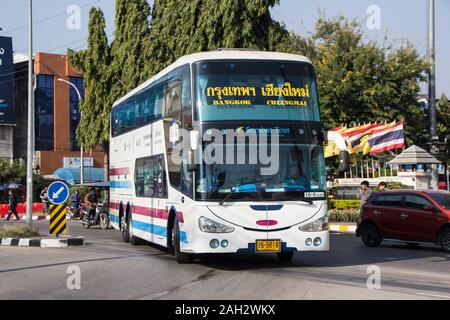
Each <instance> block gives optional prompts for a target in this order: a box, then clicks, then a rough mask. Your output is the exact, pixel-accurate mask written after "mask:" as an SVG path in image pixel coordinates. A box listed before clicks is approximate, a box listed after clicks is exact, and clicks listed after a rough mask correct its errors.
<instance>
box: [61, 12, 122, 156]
mask: <svg viewBox="0 0 450 320" xmlns="http://www.w3.org/2000/svg"><path fill="white" fill-rule="evenodd" d="M68 56H69V60H70V63H71V64H72V65H73V66H74V68H75V69H77V70H78V71H79V72H82V73H83V78H84V86H85V88H86V96H85V99H84V100H83V101H81V102H80V109H81V112H82V114H83V115H82V117H81V120H80V124H79V126H78V128H77V141H78V143H79V144H80V145H83V146H84V147H85V148H95V147H96V146H97V145H98V144H100V143H102V142H103V141H108V140H109V113H110V111H111V105H112V103H113V97H112V96H111V92H112V91H111V90H113V89H114V85H113V84H114V82H113V81H112V79H111V75H110V69H109V68H110V48H109V45H108V39H107V36H106V33H105V17H104V15H103V12H102V11H101V10H100V9H96V8H92V9H91V10H90V12H89V38H88V47H87V49H85V50H82V51H78V52H75V51H72V50H70V49H69V51H68Z"/></svg>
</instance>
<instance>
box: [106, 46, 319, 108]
mask: <svg viewBox="0 0 450 320" xmlns="http://www.w3.org/2000/svg"><path fill="white" fill-rule="evenodd" d="M227 59H244V60H245V59H248V60H285V61H298V62H307V63H311V61H310V60H309V59H308V58H306V57H305V56H301V55H297V54H290V53H281V52H269V51H256V50H247V49H218V50H215V51H207V52H198V53H193V54H189V55H185V56H182V57H181V58H179V59H178V60H177V61H175V62H174V63H172V64H171V65H169V66H168V67H166V68H165V69H163V70H162V71H160V72H159V73H157V74H156V75H154V76H153V77H151V78H150V79H148V80H147V81H145V82H144V83H142V84H141V85H139V86H138V87H136V88H135V89H133V90H131V91H130V92H129V93H127V94H126V95H125V96H123V97H122V98H120V99H119V100H117V101H116V102H114V104H113V108H114V107H115V106H116V105H118V104H120V103H121V102H123V101H125V100H127V99H128V98H130V97H132V96H133V95H135V94H136V93H138V92H140V91H141V90H144V89H145V88H146V87H148V86H150V85H151V84H152V83H153V82H155V81H156V80H158V79H159V78H161V77H163V76H164V75H166V74H167V73H169V72H170V71H172V70H173V69H175V68H177V67H179V66H182V65H185V64H192V63H195V62H198V61H204V60H227Z"/></svg>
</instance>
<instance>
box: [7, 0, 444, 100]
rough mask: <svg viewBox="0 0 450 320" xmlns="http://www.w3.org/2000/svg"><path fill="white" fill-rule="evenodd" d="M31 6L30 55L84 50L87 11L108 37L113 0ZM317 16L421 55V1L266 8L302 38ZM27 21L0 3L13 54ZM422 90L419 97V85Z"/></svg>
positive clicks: (331, 0)
mask: <svg viewBox="0 0 450 320" xmlns="http://www.w3.org/2000/svg"><path fill="white" fill-rule="evenodd" d="M186 1H189V0H186ZM152 2H153V1H151V0H150V1H149V3H150V4H151V3H152ZM435 2H436V18H435V19H436V94H437V97H440V96H441V94H442V93H445V94H446V95H447V96H448V97H450V37H449V31H450V18H449V17H450V0H435ZM33 4H34V8H33V19H34V37H33V39H34V52H50V53H65V52H66V51H67V48H68V47H69V48H72V49H82V48H84V47H86V40H87V24H88V12H89V8H90V7H92V6H96V7H100V8H101V9H102V10H103V12H104V14H105V17H106V32H107V34H108V36H109V38H110V39H112V37H113V35H114V4H115V1H114V0H34V1H33ZM77 10H78V11H77ZM77 12H79V13H80V14H79V15H77ZM320 12H324V13H325V15H326V16H327V17H333V16H336V15H343V16H345V17H347V18H349V19H357V20H358V21H360V22H361V23H362V24H363V31H364V33H365V35H366V37H367V40H377V41H379V42H383V39H384V37H385V36H387V38H388V41H389V42H391V43H394V44H396V45H400V44H401V43H404V42H405V41H406V40H409V41H411V42H412V43H413V44H414V45H415V47H416V48H417V50H418V52H419V54H421V55H425V54H426V51H427V50H426V48H427V0H280V4H279V5H277V6H275V7H274V8H273V9H272V17H273V18H274V19H275V20H278V21H281V22H283V23H284V24H285V26H286V27H287V29H288V30H291V31H295V32H297V33H299V34H301V35H304V36H306V35H308V33H310V32H312V31H313V29H314V24H315V21H316V20H317V18H318V17H319V16H320ZM78 17H79V19H78ZM378 18H379V19H378ZM27 22H28V0H0V28H2V29H3V31H0V35H1V36H11V37H13V48H14V51H16V52H20V53H26V52H27V51H28V28H27ZM423 90H424V93H425V92H426V86H425V85H424V86H423Z"/></svg>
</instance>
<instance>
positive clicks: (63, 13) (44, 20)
mask: <svg viewBox="0 0 450 320" xmlns="http://www.w3.org/2000/svg"><path fill="white" fill-rule="evenodd" d="M101 1H103V0H97V1H94V2H91V3H87V4H85V5H83V6H81V7H80V9H81V8H85V7H88V6H91V5H94V4H96V3H99V2H101ZM66 14H67V12H66V11H64V12H61V13H58V14H55V15H53V16H49V17H46V18H43V19H41V20H37V21H35V22H33V26H34V25H36V24H39V23H42V22H46V21H49V20H52V19H54V18H58V17H61V16H63V15H66ZM24 28H28V25H27V24H26V25H22V26H19V27H16V28H13V29H9V30H3V31H1V32H2V33H3V34H7V33H12V32H15V31H18V30H21V29H24Z"/></svg>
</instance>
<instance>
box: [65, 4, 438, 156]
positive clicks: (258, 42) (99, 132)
mask: <svg viewBox="0 0 450 320" xmlns="http://www.w3.org/2000/svg"><path fill="white" fill-rule="evenodd" d="M278 2H279V1H278V0H227V1H225V0H223V1H217V0H192V1H184V0H155V1H154V3H153V7H152V8H151V9H150V7H149V5H148V1H147V0H117V1H116V17H115V26H116V31H115V35H114V41H113V42H112V43H111V46H108V40H107V37H106V34H105V30H104V29H105V21H104V17H103V13H102V12H101V10H100V9H95V8H93V9H91V12H90V17H89V45H88V48H87V49H86V50H83V51H79V52H73V51H70V50H69V57H70V61H71V62H72V64H73V65H74V66H75V67H76V68H77V69H79V70H81V71H82V72H83V73H84V77H85V86H86V92H87V94H86V99H85V101H83V102H82V104H81V105H82V110H83V117H82V121H81V124H80V126H79V128H78V130H77V135H78V141H79V142H80V143H83V144H84V145H85V146H86V147H91V148H93V147H95V146H96V145H98V144H99V143H101V142H103V141H107V140H108V139H109V114H110V108H111V105H112V103H113V102H114V101H115V100H117V99H118V98H119V97H121V96H122V95H124V94H125V93H126V92H128V91H130V90H131V89H132V88H134V87H136V86H137V85H138V84H140V83H142V82H143V81H145V80H147V79H148V78H149V77H150V76H151V75H154V74H156V73H157V72H159V71H161V70H162V69H163V68H164V67H166V66H168V65H169V64H170V63H172V62H174V61H175V60H176V59H177V58H179V57H181V56H183V55H186V54H190V53H194V52H199V51H207V50H214V49H217V48H252V49H257V50H271V51H281V52H290V53H297V54H303V55H305V56H307V57H309V58H310V60H311V61H312V62H313V64H314V65H315V68H316V74H317V83H318V90H319V95H320V102H321V105H320V108H321V115H322V120H323V122H324V127H325V129H330V128H332V127H335V126H337V125H339V124H341V123H352V122H370V121H372V122H373V121H385V120H386V121H392V120H394V119H396V120H400V119H404V120H405V136H406V141H407V143H408V144H411V143H416V144H421V143H423V142H424V141H425V140H426V137H425V136H424V135H425V132H426V131H427V121H426V115H425V113H424V112H423V110H422V108H421V106H420V105H419V103H418V102H417V94H418V93H419V82H420V81H422V80H424V71H425V70H426V67H427V65H426V64H425V62H424V60H423V59H421V58H420V57H419V56H418V54H417V51H416V49H415V48H414V47H413V46H412V45H410V44H406V45H403V46H401V47H399V48H398V47H397V48H394V47H393V46H391V45H386V44H383V45H379V44H378V43H376V42H374V41H366V39H365V37H364V33H363V31H362V27H361V24H360V23H359V22H357V21H355V20H347V19H345V18H344V17H342V16H341V17H337V18H333V19H328V18H325V17H324V16H322V17H320V18H319V19H318V21H317V23H316V27H315V30H314V32H313V33H312V34H311V35H309V36H307V37H302V36H299V35H297V34H295V33H289V32H288V31H287V30H286V28H285V27H284V25H283V24H281V23H278V22H276V21H274V20H273V19H272V17H271V14H270V9H271V8H272V7H273V6H274V5H276V4H278ZM150 12H151V18H150ZM444 109H445V108H442V110H444ZM444 113H445V112H444Z"/></svg>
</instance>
